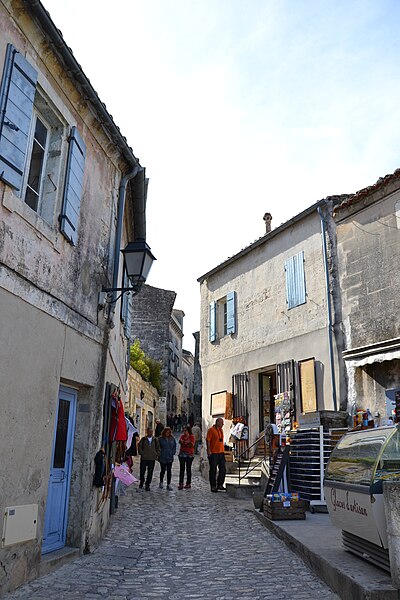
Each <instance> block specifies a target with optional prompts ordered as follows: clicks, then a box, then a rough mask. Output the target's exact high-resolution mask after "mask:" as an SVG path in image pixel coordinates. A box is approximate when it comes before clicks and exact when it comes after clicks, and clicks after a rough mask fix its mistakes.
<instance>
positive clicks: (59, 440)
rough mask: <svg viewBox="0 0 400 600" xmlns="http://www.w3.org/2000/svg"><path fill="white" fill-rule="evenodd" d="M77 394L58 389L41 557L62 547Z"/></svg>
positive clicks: (65, 389) (71, 390)
mask: <svg viewBox="0 0 400 600" xmlns="http://www.w3.org/2000/svg"><path fill="white" fill-rule="evenodd" d="M75 416H76V391H75V390H73V389H71V388H66V387H63V386H61V387H60V391H59V396H58V410H57V417H56V424H55V431H54V441H53V451H52V459H51V463H50V477H49V486H48V492H47V502H46V515H45V521H44V534H43V546H42V553H43V554H47V553H48V552H53V551H54V550H58V549H59V548H63V547H64V546H65V538H66V531H67V518H68V499H69V488H70V480H71V467H72V453H73V444H74V433H75Z"/></svg>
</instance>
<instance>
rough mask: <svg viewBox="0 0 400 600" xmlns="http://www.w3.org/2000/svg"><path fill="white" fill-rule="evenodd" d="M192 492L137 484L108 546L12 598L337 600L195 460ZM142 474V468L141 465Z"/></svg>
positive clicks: (155, 482) (175, 471) (120, 510)
mask: <svg viewBox="0 0 400 600" xmlns="http://www.w3.org/2000/svg"><path fill="white" fill-rule="evenodd" d="M193 466H194V478H193V482H192V489H191V490H182V491H179V490H178V489H177V474H178V461H177V460H175V462H174V467H173V482H172V483H173V486H174V489H173V491H167V490H166V489H165V487H164V489H163V490H160V489H159V488H158V481H159V478H158V473H159V470H158V467H156V470H155V473H154V477H153V482H152V487H151V491H150V492H143V491H141V492H140V493H138V492H136V489H137V485H136V484H135V485H134V486H132V488H131V489H130V490H129V491H128V493H127V494H126V495H125V496H123V497H121V498H120V503H119V508H118V510H117V512H116V514H115V515H114V516H113V518H112V522H111V526H110V528H109V530H108V534H107V536H106V537H105V539H104V540H103V542H102V544H101V546H100V547H99V548H98V549H97V550H96V551H95V552H94V553H93V554H90V555H86V556H82V557H80V558H79V559H77V560H75V561H74V562H71V563H69V564H67V565H65V566H63V567H61V568H60V569H58V570H57V571H55V572H54V573H52V574H50V575H47V576H45V577H42V578H41V579H38V580H36V581H33V582H32V583H30V584H27V585H24V586H23V587H21V588H19V589H18V590H17V591H15V592H14V593H12V594H8V595H6V596H5V598H6V600H44V599H46V600H49V599H50V600H53V599H54V600H55V599H58V598H60V599H63V600H70V599H71V600H72V599H81V598H82V599H83V598H85V599H88V600H89V599H96V598H98V599H100V598H106V599H107V600H130V599H133V598H135V599H139V600H145V599H150V598H165V599H167V598H168V599H171V600H186V599H193V600H195V599H200V598H203V599H210V600H211V599H218V600H225V599H226V600H232V598H240V599H241V600H268V599H271V600H272V599H274V600H275V599H278V598H279V600H284V599H286V600H313V599H315V600H317V599H318V600H321V599H324V600H334V599H337V598H338V596H336V595H335V594H334V593H333V592H331V591H330V589H329V588H328V587H327V586H326V585H325V584H323V583H322V582H321V581H320V580H319V579H318V578H317V577H316V576H315V575H313V574H312V572H311V571H310V570H309V569H308V568H307V567H306V566H305V565H304V563H303V562H302V561H301V560H300V559H299V558H298V557H297V556H296V555H295V554H293V553H292V552H291V551H290V550H289V549H288V548H287V547H286V546H285V545H284V544H283V543H282V542H281V541H280V540H278V539H277V538H275V537H274V536H273V535H272V534H271V533H269V532H268V531H267V530H266V529H265V528H264V527H263V526H262V525H261V524H260V523H259V522H258V521H257V519H256V517H255V516H254V515H253V514H252V503H251V501H247V500H246V501H243V500H240V501H239V500H235V499H232V498H230V497H229V496H228V495H227V494H226V493H218V494H211V493H210V491H209V486H208V483H207V482H206V481H205V480H204V479H202V478H201V476H200V474H199V472H198V457H196V459H195V464H194V465H193ZM135 472H136V473H137V471H136V470H135Z"/></svg>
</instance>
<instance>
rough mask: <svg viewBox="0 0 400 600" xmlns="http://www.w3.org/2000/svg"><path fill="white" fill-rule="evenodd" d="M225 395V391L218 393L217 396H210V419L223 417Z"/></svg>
mask: <svg viewBox="0 0 400 600" xmlns="http://www.w3.org/2000/svg"><path fill="white" fill-rule="evenodd" d="M226 395H227V391H226V390H225V391H224V392H218V393H217V394H211V406H210V415H211V416H212V417H217V416H219V415H221V416H224V415H225V408H226Z"/></svg>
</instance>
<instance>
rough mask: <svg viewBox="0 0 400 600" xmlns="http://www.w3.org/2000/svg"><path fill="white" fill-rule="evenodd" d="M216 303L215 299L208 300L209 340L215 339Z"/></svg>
mask: <svg viewBox="0 0 400 600" xmlns="http://www.w3.org/2000/svg"><path fill="white" fill-rule="evenodd" d="M216 326H217V303H216V301H215V300H213V301H212V302H210V342H215V340H216V339H217V330H216Z"/></svg>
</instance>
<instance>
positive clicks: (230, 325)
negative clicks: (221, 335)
mask: <svg viewBox="0 0 400 600" xmlns="http://www.w3.org/2000/svg"><path fill="white" fill-rule="evenodd" d="M235 296H236V294H235V292H229V293H228V294H227V295H226V333H228V334H229V333H235V331H236V302H235Z"/></svg>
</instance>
